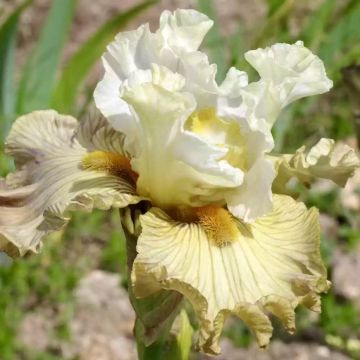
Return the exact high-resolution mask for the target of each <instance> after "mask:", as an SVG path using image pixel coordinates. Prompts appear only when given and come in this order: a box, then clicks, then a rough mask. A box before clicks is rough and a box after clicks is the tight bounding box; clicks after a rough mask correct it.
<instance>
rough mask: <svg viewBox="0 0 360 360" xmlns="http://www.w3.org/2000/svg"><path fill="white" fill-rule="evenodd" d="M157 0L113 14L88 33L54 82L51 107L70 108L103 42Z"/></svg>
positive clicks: (61, 109) (70, 109) (100, 52)
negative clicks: (56, 82) (94, 30)
mask: <svg viewBox="0 0 360 360" xmlns="http://www.w3.org/2000/svg"><path fill="white" fill-rule="evenodd" d="M156 2H157V1H155V0H151V1H145V2H143V3H141V4H139V5H137V6H135V7H133V8H131V9H130V10H128V11H126V12H125V13H122V14H119V15H116V16H115V17H114V18H113V19H111V20H110V21H108V22H107V23H105V24H104V25H103V26H102V27H101V28H100V29H99V30H98V31H96V32H95V34H94V35H93V36H91V37H90V38H89V39H88V40H87V41H86V42H85V44H84V45H83V46H82V47H81V48H80V49H79V50H78V51H77V52H76V53H75V55H74V56H73V57H72V58H71V59H70V61H69V62H68V63H67V65H66V67H65V69H64V71H63V73H62V75H61V78H60V81H59V83H58V84H57V87H56V90H55V93H54V97H53V99H52V107H53V108H55V109H56V110H58V111H60V112H64V113H68V112H72V111H73V110H74V106H75V102H76V97H77V95H78V88H79V86H80V85H81V84H82V83H83V81H84V80H85V78H86V76H87V74H88V73H89V71H90V70H91V68H92V66H93V65H94V64H95V62H96V61H97V60H98V59H99V57H100V56H101V55H102V53H103V52H104V51H105V47H106V45H107V44H108V43H109V42H110V41H111V40H112V39H113V37H114V36H115V35H116V34H117V32H119V30H120V29H122V28H123V27H124V26H125V25H126V24H127V23H128V22H129V21H130V20H132V19H133V18H134V17H136V16H137V15H138V14H140V13H141V12H142V11H143V10H145V9H146V8H148V7H149V6H150V5H152V4H155V3H156Z"/></svg>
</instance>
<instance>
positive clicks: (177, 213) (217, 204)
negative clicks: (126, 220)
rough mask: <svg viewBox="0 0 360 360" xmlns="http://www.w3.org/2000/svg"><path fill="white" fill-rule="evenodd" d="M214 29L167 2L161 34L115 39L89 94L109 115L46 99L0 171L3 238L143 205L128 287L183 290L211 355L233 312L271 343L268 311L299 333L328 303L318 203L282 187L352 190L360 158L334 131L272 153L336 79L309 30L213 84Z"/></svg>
mask: <svg viewBox="0 0 360 360" xmlns="http://www.w3.org/2000/svg"><path fill="white" fill-rule="evenodd" d="M212 24H213V22H212V21H211V20H210V19H209V18H208V17H207V16H205V15H203V14H201V13H199V12H197V11H195V10H177V11H175V12H174V13H170V12H168V11H165V12H163V13H162V15H161V17H160V27H159V29H158V30H157V31H156V32H151V31H150V29H149V26H148V25H143V26H140V27H139V28H138V29H136V30H135V31H128V32H123V33H120V34H118V35H117V37H116V38H115V40H114V41H113V42H112V43H111V44H110V45H109V46H108V48H107V52H106V53H105V54H104V56H103V64H104V68H105V76H104V78H103V80H102V81H101V82H100V83H99V84H98V86H97V88H96V90H95V103H96V105H97V107H98V108H99V110H100V111H101V113H102V115H103V116H104V117H103V118H102V117H97V118H96V117H95V118H89V119H87V120H85V121H81V122H77V120H75V119H74V118H72V117H70V116H65V115H60V114H58V113H56V112H55V111H52V110H49V111H37V112H33V113H31V114H28V115H25V116H23V117H20V118H19V119H18V120H16V122H15V123H14V125H13V128H12V130H11V132H10V134H9V136H8V138H7V142H6V151H7V153H8V154H9V155H11V156H13V157H14V159H15V164H16V168H17V170H16V172H15V173H12V174H10V175H8V176H7V178H6V179H1V180H0V248H1V249H2V250H3V251H7V252H8V253H11V254H12V255H18V254H20V255H23V254H24V253H26V252H27V251H33V252H37V251H38V250H39V249H40V247H41V244H42V242H41V241H42V240H41V239H42V238H43V237H44V235H46V234H48V233H50V232H52V231H55V230H59V229H61V228H62V227H63V226H64V225H65V224H66V223H67V222H68V220H69V218H68V217H66V216H65V215H64V214H65V213H67V212H68V211H69V210H86V211H90V210H91V209H93V208H99V209H108V208H110V207H117V208H126V207H128V206H129V205H132V206H135V207H136V206H140V205H136V204H139V203H140V202H142V204H143V203H144V202H145V203H146V204H147V209H148V210H147V211H146V212H144V213H143V214H142V215H140V217H139V223H140V225H141V226H140V233H139V234H138V235H139V236H138V239H137V248H136V250H137V256H136V258H135V260H134V263H133V266H132V273H131V280H132V281H131V283H132V287H133V288H132V291H133V293H134V294H135V296H137V297H139V298H142V297H147V296H149V295H152V294H156V293H157V292H158V291H159V290H161V289H166V290H175V291H177V292H179V293H181V294H183V295H184V297H185V298H187V299H188V300H189V301H190V303H191V304H192V305H193V308H194V311H195V313H196V315H197V318H198V322H199V328H200V331H199V336H198V347H199V348H200V350H202V351H203V352H206V353H209V354H217V353H219V351H220V348H219V345H218V340H219V337H220V334H221V330H222V328H223V324H224V321H225V319H226V318H227V317H228V316H229V315H236V316H237V317H239V318H240V319H241V320H242V321H243V322H244V323H245V324H246V325H247V326H248V327H249V328H250V329H251V330H252V332H253V333H254V336H255V338H256V340H257V342H258V344H259V345H260V346H262V347H263V346H266V345H267V344H268V343H269V339H270V337H271V334H272V325H271V321H270V319H269V315H270V314H272V315H274V316H276V317H278V318H279V319H280V321H281V322H282V323H283V325H284V327H285V328H286V329H287V330H288V331H289V332H293V331H294V330H295V312H294V310H295V308H296V307H297V306H298V305H299V304H303V305H305V306H307V307H308V308H310V309H312V310H315V311H319V310H320V297H319V294H320V293H322V292H324V291H327V290H328V288H329V282H328V281H327V280H326V269H325V267H324V265H323V263H322V260H321V257H320V250H319V243H320V235H319V218H318V211H317V210H316V209H315V208H311V209H307V208H306V206H305V205H304V204H303V203H301V202H300V201H297V200H296V199H294V194H293V193H291V191H290V190H289V189H288V188H287V183H288V181H289V180H290V179H292V178H294V177H295V178H297V179H298V181H300V182H303V183H305V184H307V185H309V184H310V183H311V182H312V181H313V180H314V179H316V178H319V177H320V178H326V179H330V180H332V181H334V182H335V183H337V184H339V185H344V184H345V183H346V180H347V178H348V177H349V176H351V175H352V174H353V172H354V169H355V168H356V167H358V166H359V160H358V158H357V156H356V154H355V153H354V151H353V150H352V149H351V148H350V147H348V146H346V145H336V144H335V143H334V141H333V140H330V139H321V140H320V141H319V142H318V143H317V144H316V145H315V146H313V147H311V148H304V147H303V148H300V149H299V150H298V151H297V152H296V153H295V154H286V155H281V154H274V153H273V152H272V150H273V148H274V140H273V137H272V134H271V128H272V126H273V124H274V123H275V121H276V119H277V118H278V115H279V113H280V112H281V110H282V109H283V108H284V107H286V106H287V105H288V104H290V103H292V102H293V101H296V100H298V99H300V98H303V97H306V96H311V95H316V94H321V93H324V92H326V91H328V90H329V89H330V88H331V87H332V82H331V80H329V79H328V78H327V76H326V72H325V69H324V65H323V63H322V61H321V60H320V59H319V58H318V57H317V56H315V55H314V54H312V53H311V51H310V50H309V49H307V48H306V47H304V45H303V43H302V42H301V41H298V42H296V43H295V44H291V45H290V44H275V45H273V46H271V47H268V48H265V49H257V50H253V51H248V52H247V53H245V58H246V60H247V61H248V62H249V63H250V64H251V65H252V66H253V67H254V68H255V69H256V71H257V72H258V74H259V77H260V79H259V80H258V81H256V82H252V83H249V82H248V77H247V74H246V73H245V72H243V71H239V70H237V69H235V68H231V69H230V70H229V71H228V73H227V75H226V78H225V80H224V81H223V82H222V83H221V84H220V85H219V84H218V83H217V82H216V80H215V75H216V65H214V64H210V63H209V60H208V57H207V56H206V54H205V53H203V52H200V51H199V50H198V48H199V46H200V44H201V42H202V40H203V38H204V36H205V35H206V33H207V32H208V31H209V29H210V28H211V26H212Z"/></svg>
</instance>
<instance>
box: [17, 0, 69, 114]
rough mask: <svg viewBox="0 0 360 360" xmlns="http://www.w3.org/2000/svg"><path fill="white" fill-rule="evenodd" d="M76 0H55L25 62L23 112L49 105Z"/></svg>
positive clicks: (21, 95) (21, 94)
mask: <svg viewBox="0 0 360 360" xmlns="http://www.w3.org/2000/svg"><path fill="white" fill-rule="evenodd" d="M75 5H76V0H53V2H52V7H51V9H50V12H49V15H48V17H47V19H46V23H45V25H44V27H43V29H42V31H41V34H40V39H39V41H38V43H37V45H36V48H35V49H34V52H33V53H32V55H31V56H30V58H29V61H28V62H27V64H26V65H25V68H24V73H23V77H22V79H21V83H20V88H19V99H18V104H17V109H18V112H19V113H20V114H22V113H26V112H29V111H32V110H35V109H37V110H38V109H44V108H48V107H49V104H50V100H51V95H52V92H53V89H54V85H55V79H56V72H57V69H58V66H59V63H60V60H61V54H62V49H63V47H64V44H65V41H66V38H67V34H68V31H69V28H70V25H71V21H72V18H73V15H74V11H75Z"/></svg>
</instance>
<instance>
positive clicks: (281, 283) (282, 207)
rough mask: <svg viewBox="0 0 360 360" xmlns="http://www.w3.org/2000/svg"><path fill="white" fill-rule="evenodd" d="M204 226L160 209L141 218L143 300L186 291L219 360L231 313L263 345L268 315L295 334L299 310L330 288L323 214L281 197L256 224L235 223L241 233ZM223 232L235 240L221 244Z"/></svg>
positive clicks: (205, 345) (137, 275) (137, 276)
mask: <svg viewBox="0 0 360 360" xmlns="http://www.w3.org/2000/svg"><path fill="white" fill-rule="evenodd" d="M196 211H197V214H198V213H199V212H200V213H201V210H196ZM224 211H225V210H224ZM222 212H223V210H221V212H219V214H220V213H221V214H222ZM202 213H203V214H204V213H206V214H207V215H209V211H207V210H206V211H205V210H204V211H203V212H202ZM222 217H223V215H222ZM204 219H205V220H204ZM204 219H203V220H201V218H200V221H192V222H187V223H183V222H179V221H175V220H173V219H172V218H170V217H169V216H168V215H167V214H165V213H164V212H163V211H162V210H160V209H157V208H153V209H151V210H150V211H149V212H148V213H146V214H145V215H143V216H142V217H141V218H140V221H141V224H142V234H141V236H140V237H139V239H138V245H137V251H138V255H137V258H136V259H135V262H134V266H133V272H132V283H133V286H134V293H135V295H136V296H138V297H145V296H147V295H150V294H152V293H154V292H156V291H158V290H159V289H161V288H164V289H172V290H177V291H179V292H181V293H182V294H183V295H184V296H185V297H186V298H188V300H189V301H190V302H191V303H192V305H193V307H194V310H195V312H196V314H197V317H198V320H199V323H200V333H199V340H198V346H199V347H200V349H201V350H202V351H204V352H206V353H209V354H217V353H219V351H220V349H219V346H218V339H219V336H220V333H221V330H222V327H223V323H224V321H225V319H226V318H227V317H228V316H229V315H230V314H234V315H236V316H238V317H239V318H240V319H242V320H243V321H244V323H246V324H247V325H248V326H249V327H250V329H251V330H252V331H253V333H254V335H255V337H256V339H257V341H258V343H259V345H260V346H266V345H267V344H268V342H269V339H270V337H271V333H272V326H271V323H270V320H269V318H268V314H269V313H272V314H274V315H275V316H277V317H278V318H279V319H280V320H281V321H282V323H283V324H284V326H285V327H286V328H287V329H288V330H289V331H290V332H293V331H294V328H295V321H294V316H295V315H294V309H295V307H296V306H297V305H298V304H299V303H304V304H305V305H308V306H310V307H312V308H315V306H314V304H315V303H316V300H317V299H318V298H319V296H318V293H320V292H322V291H326V290H327V288H328V283H327V281H326V269H325V267H324V265H323V264H322V261H321V258H320V251H319V245H320V244H319V242H320V239H319V224H318V212H317V210H316V209H314V208H313V209H310V210H307V209H306V207H305V205H304V204H302V203H298V202H296V201H295V200H293V199H292V198H290V197H288V196H281V195H275V196H274V210H273V211H272V212H271V213H270V214H267V215H265V216H262V217H260V218H258V219H257V220H256V221H255V222H254V223H252V224H244V223H241V222H239V221H237V220H235V218H233V221H234V223H235V224H237V230H234V229H233V228H231V225H230V224H229V221H228V220H227V221H225V222H224V225H223V226H224V227H223V228H219V229H214V226H215V227H216V226H221V225H219V224H221V222H215V221H214V222H212V227H211V226H210V227H209V226H204V221H205V222H207V223H209V221H211V219H210V220H209V218H204ZM205 225H206V224H205ZM219 232H220V233H221V232H222V234H223V235H224V236H229V237H230V236H231V237H232V238H231V239H228V241H226V239H225V241H224V239H222V241H221V242H216V241H214V239H213V238H212V236H211V234H219ZM216 236H219V235H216ZM311 299H312V300H311ZM310 300H311V301H310Z"/></svg>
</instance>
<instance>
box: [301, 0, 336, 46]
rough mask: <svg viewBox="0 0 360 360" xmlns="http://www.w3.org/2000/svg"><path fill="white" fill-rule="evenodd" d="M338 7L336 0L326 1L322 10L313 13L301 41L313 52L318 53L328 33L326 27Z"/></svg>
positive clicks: (321, 7) (302, 33)
mask: <svg viewBox="0 0 360 360" xmlns="http://www.w3.org/2000/svg"><path fill="white" fill-rule="evenodd" d="M335 7H336V0H325V2H324V3H323V4H322V5H321V6H320V8H319V9H318V10H317V11H315V12H314V13H312V15H311V16H310V18H309V19H308V21H307V23H306V24H305V26H304V28H303V30H302V32H301V35H300V39H301V40H304V42H305V45H306V46H308V47H310V48H311V49H312V50H313V51H317V49H318V48H319V45H320V43H321V41H322V39H323V38H324V36H325V33H326V27H327V25H328V24H329V22H330V20H331V16H332V14H333V11H334V10H335Z"/></svg>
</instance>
